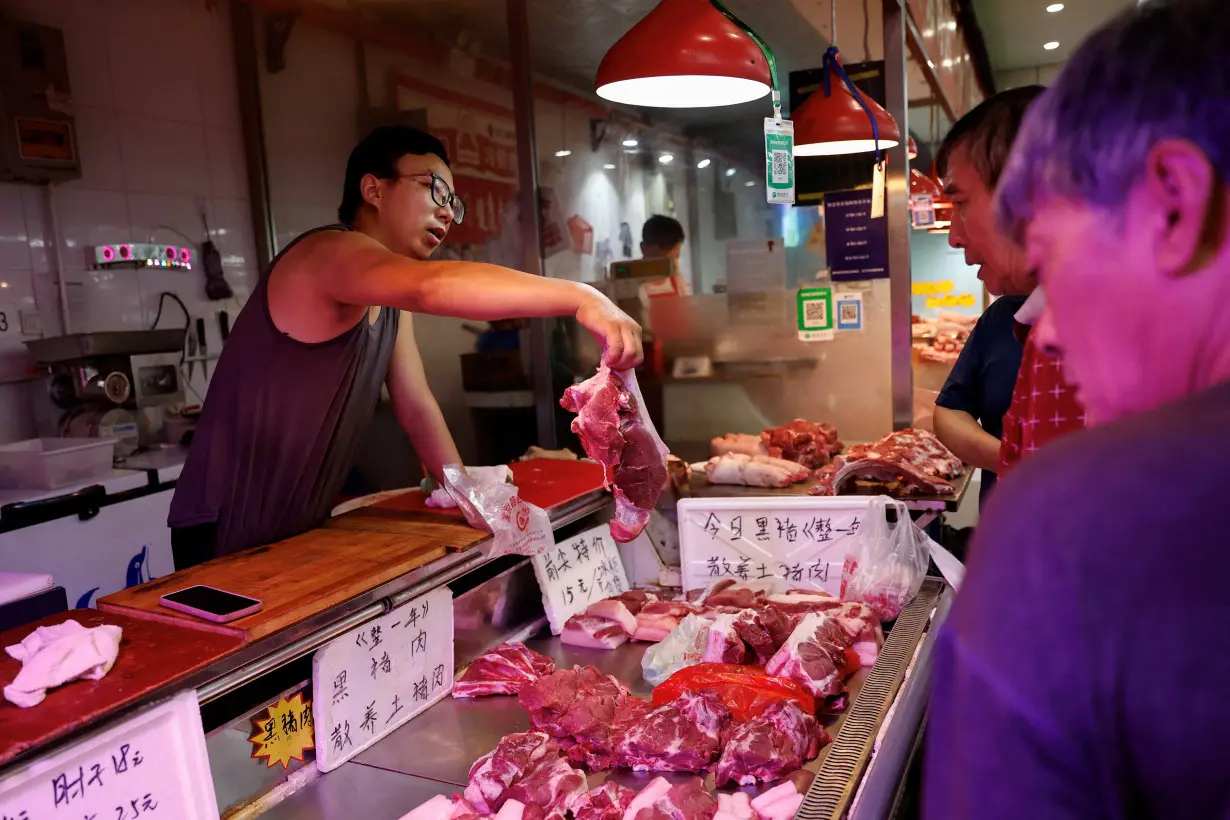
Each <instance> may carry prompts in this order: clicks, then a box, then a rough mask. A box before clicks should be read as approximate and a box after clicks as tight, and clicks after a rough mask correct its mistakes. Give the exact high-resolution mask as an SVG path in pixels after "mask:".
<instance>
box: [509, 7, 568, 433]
mask: <svg viewBox="0 0 1230 820" xmlns="http://www.w3.org/2000/svg"><path fill="white" fill-rule="evenodd" d="M507 13H508V50H509V63H510V67H511V69H512V86H513V113H514V115H515V116H516V122H517V171H518V175H519V177H520V191H519V193H520V200H519V202H518V204H519V205H520V208H519V211H520V215H521V242H522V245H523V246H524V247H525V271H526V273H535V274H538V275H539V276H543V275H545V272H546V265H545V264H544V261H543V254H542V225H541V221H542V215H541V213H540V211H539V205H538V202H539V198H538V142H537V140H536V138H535V136H534V74H533V68H532V66H531V64H530V18H529V10H528V8H527V7H526V0H508V5H507ZM530 368H531V370H532V371H533V379H534V409H535V411H536V413H537V416H538V444H539V446H540V447H546V448H547V449H554V448H555V447H556V438H555V406H556V396H555V388H554V386H553V385H552V383H551V339H550V334H549V333H548V331H547V320H544V319H535V320H533V321H532V322H531V323H530Z"/></svg>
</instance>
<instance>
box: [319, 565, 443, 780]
mask: <svg viewBox="0 0 1230 820" xmlns="http://www.w3.org/2000/svg"><path fill="white" fill-rule="evenodd" d="M453 671H454V670H453V593H452V591H451V590H450V589H449V588H448V587H441V588H440V589H436V590H432V591H431V592H429V593H427V594H426V595H424V596H422V597H420V598H415V599H414V600H413V601H412V602H410V603H408V604H406V605H405V606H400V607H398V608H397V609H395V610H393V611H392V612H390V613H389V614H387V615H384V616H382V617H380V618H377V619H376V620H374V621H369V622H367V623H366V624H364V625H363V626H361V627H357V628H355V629H352V630H350V631H349V632H347V633H346V634H345V635H343V636H342V637H340V638H337V639H336V640H334V641H331V642H330V643H329V644H328V645H326V646H324V647H322V648H321V649H319V650H318V651H317V652H316V657H315V658H314V659H313V660H312V690H313V696H312V699H313V719H314V721H315V724H316V765H317V767H318V768H319V769H320V770H321V771H322V772H329V771H332V770H333V769H336V768H337V767H338V766H340V765H342V764H343V763H345V762H346V761H347V760H349V759H350V758H352V757H354V756H355V755H357V754H358V753H359V752H361V751H363V750H364V749H366V748H367V747H369V746H371V745H372V744H373V743H375V742H376V741H378V740H380V739H381V738H383V737H384V736H385V735H387V734H389V733H390V732H392V731H393V730H394V729H396V728H398V727H399V726H401V725H402V724H403V723H405V722H406V721H408V720H410V719H411V718H412V717H414V716H415V715H418V714H419V713H420V712H422V711H423V710H424V709H426V708H427V707H429V706H431V705H432V704H434V703H436V702H437V701H438V700H440V699H441V698H443V697H445V696H446V695H448V693H449V692H451V691H452V689H453Z"/></svg>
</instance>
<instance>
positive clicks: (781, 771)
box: [716, 701, 832, 786]
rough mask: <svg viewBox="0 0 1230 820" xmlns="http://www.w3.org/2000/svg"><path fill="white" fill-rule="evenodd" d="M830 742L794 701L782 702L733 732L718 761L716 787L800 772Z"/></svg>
mask: <svg viewBox="0 0 1230 820" xmlns="http://www.w3.org/2000/svg"><path fill="white" fill-rule="evenodd" d="M830 742H832V739H831V738H830V737H829V736H828V734H827V733H826V732H825V731H824V729H823V728H822V727H821V726H820V723H819V722H818V721H817V720H816V719H815V717H813V716H812V715H809V714H805V713H804V712H803V710H802V709H800V708H799V707H798V704H796V703H795V702H794V701H781V702H779V703H775V704H774V705H772V706H770V707H769V708H768V709H766V710H765V711H764V712H763V713H762V714H761V715H759V716H758V717H754V718H752V719H751V720H749V721H747V722H746V723H743V724H741V725H739V726H737V727H735V728H734V729H732V730H731V731H730V732H729V733H728V734H727V737H726V739H725V746H724V748H723V750H722V758H721V760H719V761H718V765H717V770H716V782H717V785H718V786H722V785H724V784H726V783H734V784H736V785H740V786H751V785H753V784H756V783H768V782H771V781H773V780H780V779H781V778H783V777H786V776H787V775H790V774H793V773H794V772H796V771H798V770H799V769H800V768H802V766H803V764H804V763H806V762H807V761H808V760H811V759H812V758H814V757H815V756H816V755H818V754H819V753H820V747H821V746H822V745H824V744H826V743H830Z"/></svg>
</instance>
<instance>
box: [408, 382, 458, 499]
mask: <svg viewBox="0 0 1230 820" xmlns="http://www.w3.org/2000/svg"><path fill="white" fill-rule="evenodd" d="M395 410H396V414H397V421H398V424H400V425H401V428H402V429H403V430H405V431H406V435H407V436H409V437H410V443H411V444H413V445H414V452H415V453H416V454H417V455H418V457H419V461H421V462H422V463H423V469H425V470H426V471H427V475H428V476H429V477H430V478H431V479H432V480H433V481H436V482H441V481H442V480H443V478H444V465H446V464H460V463H461V455H460V453H458V451H457V444H456V442H454V441H453V434H452V433H450V432H449V429H448V424H447V422H445V420H444V414H443V413H441V412H440V406H439V405H438V404H436V403H435V402H434V401H433V402H431V403H430V406H426V405H424V406H419V407H407V408H402V407H398V408H395Z"/></svg>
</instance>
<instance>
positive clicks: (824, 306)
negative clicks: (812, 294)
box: [803, 299, 829, 327]
mask: <svg viewBox="0 0 1230 820" xmlns="http://www.w3.org/2000/svg"><path fill="white" fill-rule="evenodd" d="M828 323H829V305H828V302H824V301H821V300H819V299H814V300H811V301H808V302H804V303H803V324H804V325H805V326H806V327H824V326H825V325H827V324H828Z"/></svg>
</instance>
